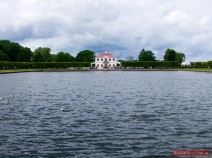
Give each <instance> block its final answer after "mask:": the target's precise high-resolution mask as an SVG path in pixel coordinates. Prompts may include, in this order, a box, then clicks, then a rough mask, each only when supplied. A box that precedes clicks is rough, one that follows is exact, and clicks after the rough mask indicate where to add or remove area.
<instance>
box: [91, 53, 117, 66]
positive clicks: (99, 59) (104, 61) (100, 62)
mask: <svg viewBox="0 0 212 158" xmlns="http://www.w3.org/2000/svg"><path fill="white" fill-rule="evenodd" d="M120 65H121V64H120V62H118V61H117V59H116V58H115V57H114V56H113V55H112V54H111V53H108V52H106V51H105V52H104V53H101V54H99V55H98V56H96V58H95V62H93V63H91V67H95V68H96V69H116V68H119V67H120Z"/></svg>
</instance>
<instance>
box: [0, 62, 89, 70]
mask: <svg viewBox="0 0 212 158" xmlns="http://www.w3.org/2000/svg"><path fill="white" fill-rule="evenodd" d="M90 66H91V63H90V62H34V63H31V62H0V69H29V68H33V69H66V68H70V67H74V68H75V67H76V68H77V67H80V68H82V67H90Z"/></svg>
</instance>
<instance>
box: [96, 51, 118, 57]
mask: <svg viewBox="0 0 212 158" xmlns="http://www.w3.org/2000/svg"><path fill="white" fill-rule="evenodd" d="M105 56H107V57H108V58H115V57H114V56H113V55H112V54H111V53H107V52H106V53H101V54H99V55H98V56H97V57H96V58H103V57H105Z"/></svg>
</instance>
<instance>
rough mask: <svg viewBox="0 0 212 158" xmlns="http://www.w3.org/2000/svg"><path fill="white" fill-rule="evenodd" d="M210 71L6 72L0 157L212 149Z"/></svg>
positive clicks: (1, 86) (0, 92)
mask: <svg viewBox="0 0 212 158" xmlns="http://www.w3.org/2000/svg"><path fill="white" fill-rule="evenodd" d="M211 77H212V74H210V73H194V72H70V73H69V72H64V73H63V72H59V73H57V72H55V73H54V72H51V73H44V72H41V73H20V74H4V75H0V97H4V98H5V99H4V100H0V157H4V156H5V157H8V156H17V157H32V156H38V157H39V156H41V157H142V156H147V155H167V156H168V155H171V154H172V151H173V150H174V149H210V148H211V146H212V139H211V138H212V133H211V131H212V115H211V113H212V106H211V103H212V99H211V98H212V91H211V88H212V80H211ZM10 94H14V98H12V97H11V96H10ZM6 99H9V100H10V103H9V104H8V105H6V104H4V101H5V100H6ZM61 108H62V109H61Z"/></svg>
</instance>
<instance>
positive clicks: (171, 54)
mask: <svg viewBox="0 0 212 158" xmlns="http://www.w3.org/2000/svg"><path fill="white" fill-rule="evenodd" d="M176 53H177V52H176V51H175V50H174V49H167V50H166V51H165V55H164V60H165V61H176Z"/></svg>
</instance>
